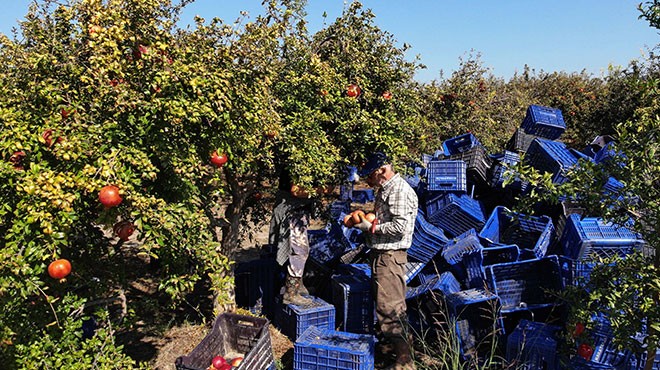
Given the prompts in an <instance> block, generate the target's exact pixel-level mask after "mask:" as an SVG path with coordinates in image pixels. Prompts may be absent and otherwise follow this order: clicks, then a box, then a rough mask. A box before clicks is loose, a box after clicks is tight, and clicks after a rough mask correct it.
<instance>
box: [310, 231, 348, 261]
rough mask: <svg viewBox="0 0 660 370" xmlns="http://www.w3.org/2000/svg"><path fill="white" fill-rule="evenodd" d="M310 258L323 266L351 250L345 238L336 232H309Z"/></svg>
mask: <svg viewBox="0 0 660 370" xmlns="http://www.w3.org/2000/svg"><path fill="white" fill-rule="evenodd" d="M307 238H308V240H309V256H310V257H311V258H313V259H314V260H316V261H317V262H319V263H321V264H326V263H329V262H332V261H334V260H335V259H336V258H338V257H339V256H341V255H342V254H344V252H346V251H347V249H349V247H348V246H347V245H346V242H345V241H344V240H343V239H344V236H343V235H342V234H340V233H339V232H337V231H336V230H330V231H328V230H326V229H317V230H307Z"/></svg>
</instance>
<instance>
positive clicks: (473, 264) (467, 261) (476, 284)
mask: <svg viewBox="0 0 660 370" xmlns="http://www.w3.org/2000/svg"><path fill="white" fill-rule="evenodd" d="M481 252H482V250H478V251H474V252H471V253H468V254H466V255H465V256H463V260H462V261H461V263H460V265H461V267H462V269H463V271H464V272H465V278H464V279H463V285H464V286H465V287H466V288H467V289H470V288H478V289H483V288H485V287H486V280H485V278H486V273H485V272H484V266H483V255H482V254H481Z"/></svg>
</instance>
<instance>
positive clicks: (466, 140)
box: [442, 133, 481, 156]
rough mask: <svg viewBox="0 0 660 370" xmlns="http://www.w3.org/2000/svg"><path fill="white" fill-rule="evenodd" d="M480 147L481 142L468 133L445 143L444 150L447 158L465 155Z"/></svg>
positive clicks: (443, 144)
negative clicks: (454, 155) (466, 152)
mask: <svg viewBox="0 0 660 370" xmlns="http://www.w3.org/2000/svg"><path fill="white" fill-rule="evenodd" d="M478 145H481V143H480V142H479V140H477V138H476V137H475V136H474V135H472V134H471V133H467V134H463V135H459V136H456V137H453V138H451V139H447V140H445V141H443V142H442V149H443V150H444V153H445V155H446V156H450V155H452V154H458V153H463V152H465V151H467V150H470V149H472V148H474V147H475V146H478Z"/></svg>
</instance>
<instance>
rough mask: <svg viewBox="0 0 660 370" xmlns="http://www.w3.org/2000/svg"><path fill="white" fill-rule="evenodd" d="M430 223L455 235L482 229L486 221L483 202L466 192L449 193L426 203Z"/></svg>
mask: <svg viewBox="0 0 660 370" xmlns="http://www.w3.org/2000/svg"><path fill="white" fill-rule="evenodd" d="M426 215H427V219H428V221H429V222H430V223H432V224H433V225H435V226H438V227H439V228H441V229H442V230H444V231H445V232H446V233H447V234H448V235H450V236H452V237H455V236H458V235H461V234H462V233H464V232H466V231H468V230H470V229H477V230H480V229H481V227H482V226H483V225H484V223H485V222H486V218H485V216H484V212H483V209H482V207H481V203H480V202H479V201H478V200H475V199H473V198H470V197H469V196H467V195H466V194H460V195H458V194H453V193H447V194H444V195H440V196H437V197H435V198H432V199H430V200H429V201H427V203H426Z"/></svg>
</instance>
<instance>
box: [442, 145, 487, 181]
mask: <svg viewBox="0 0 660 370" xmlns="http://www.w3.org/2000/svg"><path fill="white" fill-rule="evenodd" d="M449 159H450V160H452V161H457V160H460V161H464V162H465V173H466V176H467V180H468V181H470V182H471V183H473V184H477V185H481V184H488V182H489V180H490V179H489V178H488V171H489V170H490V166H491V164H492V161H491V159H490V157H489V156H488V153H486V148H484V147H483V146H481V145H477V146H474V147H472V148H470V149H468V150H466V151H463V152H460V153H455V154H452V155H451V156H449Z"/></svg>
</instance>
